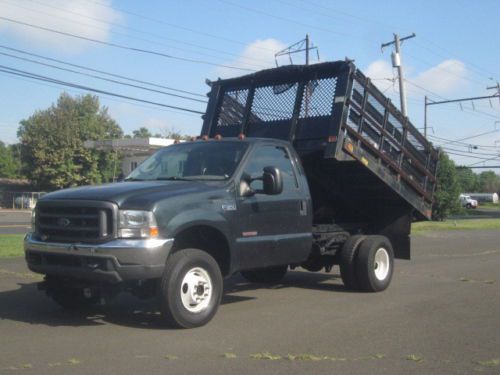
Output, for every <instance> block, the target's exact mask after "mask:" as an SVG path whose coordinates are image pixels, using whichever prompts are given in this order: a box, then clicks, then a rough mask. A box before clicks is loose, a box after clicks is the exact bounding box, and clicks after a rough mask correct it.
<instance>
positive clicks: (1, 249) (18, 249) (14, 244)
mask: <svg viewBox="0 0 500 375" xmlns="http://www.w3.org/2000/svg"><path fill="white" fill-rule="evenodd" d="M23 238H24V234H0V258H10V257H21V256H24V251H23Z"/></svg>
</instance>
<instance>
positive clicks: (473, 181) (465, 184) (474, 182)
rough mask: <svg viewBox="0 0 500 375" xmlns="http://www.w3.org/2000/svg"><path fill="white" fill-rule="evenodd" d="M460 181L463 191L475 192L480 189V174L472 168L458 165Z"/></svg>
mask: <svg viewBox="0 0 500 375" xmlns="http://www.w3.org/2000/svg"><path fill="white" fill-rule="evenodd" d="M457 177H458V182H459V184H460V187H461V190H462V191H461V192H462V193H473V192H476V191H478V189H479V176H478V175H477V174H475V173H474V172H473V171H472V169H471V168H467V167H457Z"/></svg>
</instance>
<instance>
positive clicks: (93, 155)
mask: <svg viewBox="0 0 500 375" xmlns="http://www.w3.org/2000/svg"><path fill="white" fill-rule="evenodd" d="M122 135H123V132H122V130H121V128H120V126H119V125H118V124H117V123H116V122H115V121H114V120H113V119H112V118H111V117H110V116H109V115H108V112H107V108H105V107H101V106H100V104H99V99H98V97H97V96H92V95H83V96H78V97H75V98H73V97H71V96H70V95H68V94H65V93H64V94H61V96H60V97H59V99H58V101H57V103H56V104H53V105H52V106H51V107H50V108H48V109H46V110H42V111H37V112H35V113H34V114H33V115H32V116H31V117H30V118H28V119H27V120H23V121H21V126H20V127H19V130H18V137H19V138H20V140H21V157H22V161H23V165H24V172H25V174H26V176H27V177H28V179H29V180H30V181H31V182H32V183H33V184H34V185H36V186H37V187H38V188H39V189H44V190H45V189H56V188H65V187H69V186H76V185H85V184H93V183H100V182H102V181H105V180H108V179H109V177H110V176H112V174H113V167H114V161H115V160H114V154H112V153H105V152H101V151H96V150H92V149H88V148H85V147H84V142H85V141H86V140H103V139H110V138H111V139H112V138H119V137H121V136H122Z"/></svg>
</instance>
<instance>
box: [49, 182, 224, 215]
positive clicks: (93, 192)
mask: <svg viewBox="0 0 500 375" xmlns="http://www.w3.org/2000/svg"><path fill="white" fill-rule="evenodd" d="M221 185H222V184H221V183H219V182H216V183H214V182H213V181H211V182H207V181H130V182H117V183H112V184H104V185H89V186H82V187H77V188H70V189H64V190H59V191H55V192H52V193H49V194H46V195H44V196H43V198H41V200H53V199H79V200H97V201H108V202H114V203H116V204H118V206H119V207H120V208H131V209H132V208H135V209H138V208H140V209H150V208H151V206H152V205H153V204H154V203H155V202H157V201H159V200H162V199H167V198H171V197H174V196H178V195H186V194H197V193H203V192H209V191H212V190H217V189H220V188H221Z"/></svg>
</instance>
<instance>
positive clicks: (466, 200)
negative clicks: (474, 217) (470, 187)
mask: <svg viewBox="0 0 500 375" xmlns="http://www.w3.org/2000/svg"><path fill="white" fill-rule="evenodd" d="M459 199H460V204H461V205H462V207H465V208H477V200H475V199H472V198H471V197H470V195H464V194H460V198H459Z"/></svg>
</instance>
